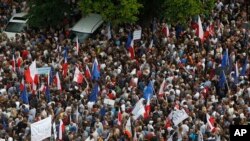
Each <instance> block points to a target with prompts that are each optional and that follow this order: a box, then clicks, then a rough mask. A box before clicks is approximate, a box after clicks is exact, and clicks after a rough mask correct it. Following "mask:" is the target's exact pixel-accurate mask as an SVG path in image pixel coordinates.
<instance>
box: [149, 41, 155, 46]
mask: <svg viewBox="0 0 250 141" xmlns="http://www.w3.org/2000/svg"><path fill="white" fill-rule="evenodd" d="M153 45H154V40H153V39H152V40H151V41H150V44H149V48H152V47H153Z"/></svg>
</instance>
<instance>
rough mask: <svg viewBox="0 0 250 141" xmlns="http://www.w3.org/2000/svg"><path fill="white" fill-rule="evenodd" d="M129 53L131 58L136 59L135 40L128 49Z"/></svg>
mask: <svg viewBox="0 0 250 141" xmlns="http://www.w3.org/2000/svg"><path fill="white" fill-rule="evenodd" d="M128 51H129V56H130V58H131V59H134V58H135V50H134V39H132V40H131V42H130V46H129V47H128Z"/></svg>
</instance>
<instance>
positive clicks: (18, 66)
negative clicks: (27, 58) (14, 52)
mask: <svg viewBox="0 0 250 141" xmlns="http://www.w3.org/2000/svg"><path fill="white" fill-rule="evenodd" d="M22 62H23V59H22V57H20V55H19V57H18V58H17V68H18V69H19V70H20V68H21V65H22Z"/></svg>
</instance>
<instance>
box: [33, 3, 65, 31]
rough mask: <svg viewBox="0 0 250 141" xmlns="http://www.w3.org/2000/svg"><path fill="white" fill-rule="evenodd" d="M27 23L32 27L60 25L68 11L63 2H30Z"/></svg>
mask: <svg viewBox="0 0 250 141" xmlns="http://www.w3.org/2000/svg"><path fill="white" fill-rule="evenodd" d="M29 5H30V11H29V14H28V17H29V21H28V23H29V24H30V25H31V26H33V27H51V26H52V27H54V26H57V25H61V23H62V21H63V19H64V17H65V13H68V12H69V10H70V6H69V4H67V3H65V1H64V0H31V1H30V2H29Z"/></svg>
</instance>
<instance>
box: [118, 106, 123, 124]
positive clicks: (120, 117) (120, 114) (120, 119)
mask: <svg viewBox="0 0 250 141" xmlns="http://www.w3.org/2000/svg"><path fill="white" fill-rule="evenodd" d="M117 124H118V125H122V113H121V110H120V108H119V111H118V122H117Z"/></svg>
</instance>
